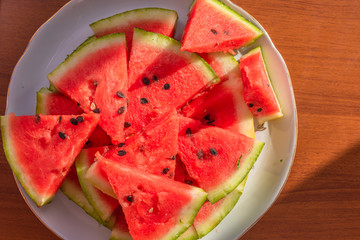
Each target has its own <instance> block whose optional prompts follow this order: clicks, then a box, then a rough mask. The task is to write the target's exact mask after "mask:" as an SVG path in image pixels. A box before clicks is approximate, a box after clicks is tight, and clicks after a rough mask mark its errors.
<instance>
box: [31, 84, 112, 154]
mask: <svg viewBox="0 0 360 240" xmlns="http://www.w3.org/2000/svg"><path fill="white" fill-rule="evenodd" d="M36 113H37V114H44V115H76V114H82V113H84V111H83V110H82V109H81V108H80V107H79V106H78V105H77V103H76V102H74V101H73V100H71V99H70V98H68V97H66V96H64V95H63V94H62V93H60V92H52V91H50V90H48V89H46V88H41V89H40V91H38V92H37V93H36ZM110 144H111V139H110V137H109V136H108V135H107V134H106V132H104V130H102V128H100V127H98V126H97V127H96V128H95V130H94V131H93V133H92V134H91V136H90V137H89V139H88V141H87V142H86V144H85V146H84V148H90V147H101V146H108V145H110Z"/></svg>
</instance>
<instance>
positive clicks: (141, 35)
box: [134, 28, 220, 85]
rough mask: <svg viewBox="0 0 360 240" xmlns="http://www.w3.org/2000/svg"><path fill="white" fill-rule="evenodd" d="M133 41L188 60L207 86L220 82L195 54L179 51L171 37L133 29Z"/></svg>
mask: <svg viewBox="0 0 360 240" xmlns="http://www.w3.org/2000/svg"><path fill="white" fill-rule="evenodd" d="M134 39H136V41H138V42H140V43H142V44H144V45H149V46H152V47H155V48H161V49H166V50H169V51H173V52H175V53H176V54H178V55H180V56H182V57H184V58H186V59H188V61H189V63H190V64H192V65H194V66H195V67H196V68H197V69H199V71H201V72H202V73H203V74H204V76H205V77H206V79H207V80H208V84H210V85H211V84H216V83H218V82H220V79H219V78H218V76H217V75H216V73H215V72H214V70H213V69H212V68H211V67H210V65H209V64H208V63H207V62H206V61H205V60H204V59H203V58H202V57H200V56H199V55H198V54H196V53H191V52H188V51H180V48H181V43H180V42H179V41H177V40H175V39H173V38H171V37H168V36H165V35H162V34H159V33H153V32H148V31H145V30H142V29H140V28H134Z"/></svg>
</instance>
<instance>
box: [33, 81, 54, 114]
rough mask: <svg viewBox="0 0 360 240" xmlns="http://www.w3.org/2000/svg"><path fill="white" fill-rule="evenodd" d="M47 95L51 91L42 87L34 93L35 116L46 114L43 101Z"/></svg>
mask: <svg viewBox="0 0 360 240" xmlns="http://www.w3.org/2000/svg"><path fill="white" fill-rule="evenodd" d="M49 93H52V91H50V90H49V89H47V88H44V87H43V88H41V89H40V90H39V91H38V92H36V114H44V115H47V114H48V112H47V109H46V104H45V101H46V96H47V95H48V94H49Z"/></svg>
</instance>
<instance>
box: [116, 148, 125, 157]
mask: <svg viewBox="0 0 360 240" xmlns="http://www.w3.org/2000/svg"><path fill="white" fill-rule="evenodd" d="M118 155H119V156H120V157H122V156H125V155H126V151H125V150H120V151H118Z"/></svg>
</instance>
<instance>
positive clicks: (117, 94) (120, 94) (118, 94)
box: [116, 91, 125, 98]
mask: <svg viewBox="0 0 360 240" xmlns="http://www.w3.org/2000/svg"><path fill="white" fill-rule="evenodd" d="M116 96H117V97H119V98H125V95H124V94H123V93H122V92H120V91H117V92H116Z"/></svg>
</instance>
